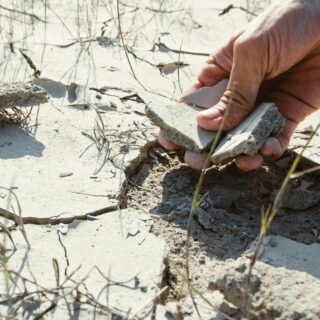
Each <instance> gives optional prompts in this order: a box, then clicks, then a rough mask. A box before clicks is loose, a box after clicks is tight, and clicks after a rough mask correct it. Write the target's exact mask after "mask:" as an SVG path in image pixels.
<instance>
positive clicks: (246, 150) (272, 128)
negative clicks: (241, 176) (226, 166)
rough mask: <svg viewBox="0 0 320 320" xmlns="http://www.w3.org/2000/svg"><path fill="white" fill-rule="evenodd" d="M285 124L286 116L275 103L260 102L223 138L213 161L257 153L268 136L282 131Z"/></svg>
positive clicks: (217, 161) (219, 161) (216, 162)
mask: <svg viewBox="0 0 320 320" xmlns="http://www.w3.org/2000/svg"><path fill="white" fill-rule="evenodd" d="M284 124H285V118H284V117H283V116H282V115H281V113H280V112H279V111H278V109H277V107H276V105H275V104H273V103H266V102H265V103H262V104H260V105H259V106H258V107H257V108H256V109H254V111H253V112H252V113H251V114H250V115H249V116H248V117H247V118H246V119H245V120H244V121H242V122H241V123H240V124H239V125H238V126H237V127H236V128H235V129H233V130H231V131H229V132H228V133H227V134H226V136H225V137H224V138H223V139H222V140H221V142H220V143H219V145H218V147H217V148H216V150H215V152H214V154H213V155H212V157H211V160H212V162H213V163H214V164H220V163H224V162H227V161H229V160H231V159H233V158H235V157H236V156H238V155H240V154H245V155H255V154H257V153H258V152H259V149H260V148H261V147H262V145H263V144H264V142H265V141H266V140H267V138H268V137H270V136H276V135H277V134H278V133H280V132H281V131H282V128H283V126H284Z"/></svg>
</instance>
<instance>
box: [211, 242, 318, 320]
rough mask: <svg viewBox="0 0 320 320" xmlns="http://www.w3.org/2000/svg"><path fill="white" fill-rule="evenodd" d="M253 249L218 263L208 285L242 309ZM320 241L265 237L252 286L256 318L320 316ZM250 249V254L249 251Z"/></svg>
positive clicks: (250, 299)
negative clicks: (319, 268) (310, 241)
mask: <svg viewBox="0 0 320 320" xmlns="http://www.w3.org/2000/svg"><path fill="white" fill-rule="evenodd" d="M253 248H254V245H251V250H249V251H248V252H246V253H245V254H244V255H243V256H241V257H240V258H238V259H236V260H233V259H228V260H226V261H225V262H222V263H221V264H220V265H218V266H216V269H215V272H214V273H213V274H212V278H211V279H210V282H209V288H210V289H212V290H217V289H218V290H220V291H221V292H222V293H223V294H224V297H225V299H226V300H227V301H229V302H230V303H232V304H234V305H235V306H237V307H238V308H239V310H242V308H243V283H244V280H245V277H246V275H247V273H248V270H249V264H250V259H249V257H250V256H251V255H252V250H253ZM319 250H320V246H319V244H313V245H309V246H308V245H304V244H301V243H298V242H295V241H293V240H289V239H286V238H283V237H280V236H277V237H274V236H270V237H268V238H267V239H266V242H265V245H264V248H263V250H262V252H261V253H260V256H261V261H258V262H256V264H255V266H254V268H253V272H252V277H251V281H250V285H249V294H250V295H249V300H248V301H249V304H248V310H250V312H251V314H252V316H253V317H256V318H259V317H263V318H264V319H275V318H276V319H292V318H299V319H300V318H307V319H318V315H319V311H320V310H319V305H320V278H319V272H317V271H315V270H316V269H318V265H319V261H318V260H319ZM250 252H251V254H250Z"/></svg>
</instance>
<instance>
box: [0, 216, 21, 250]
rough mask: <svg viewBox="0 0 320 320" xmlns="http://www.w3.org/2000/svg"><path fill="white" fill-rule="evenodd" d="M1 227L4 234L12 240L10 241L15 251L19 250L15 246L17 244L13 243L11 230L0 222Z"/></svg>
mask: <svg viewBox="0 0 320 320" xmlns="http://www.w3.org/2000/svg"><path fill="white" fill-rule="evenodd" d="M0 227H1V229H2V230H1V231H2V232H4V233H5V234H6V235H7V236H8V238H9V239H10V241H11V243H12V245H13V248H14V250H17V247H16V245H15V243H14V241H13V238H12V236H11V232H10V230H9V229H8V228H7V226H6V225H4V224H3V223H2V222H0Z"/></svg>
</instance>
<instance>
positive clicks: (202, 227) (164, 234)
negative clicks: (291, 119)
mask: <svg viewBox="0 0 320 320" xmlns="http://www.w3.org/2000/svg"><path fill="white" fill-rule="evenodd" d="M179 158H180V159H179ZM181 158H182V154H179V153H175V152H167V151H164V150H163V149H161V148H159V147H156V148H154V149H153V150H150V152H149V157H148V159H146V160H145V161H144V162H142V163H141V165H140V166H139V168H138V170H137V172H136V173H135V174H134V175H133V176H131V177H130V178H129V187H128V192H127V193H126V199H124V200H125V202H124V205H126V206H127V207H129V208H135V209H141V210H143V211H146V212H149V213H150V214H152V215H153V217H154V226H153V228H152V232H153V233H154V234H155V235H156V236H159V237H160V238H162V239H164V240H165V241H166V242H167V244H168V246H169V249H170V252H169V256H168V268H167V277H166V281H167V284H168V285H169V287H170V290H169V293H168V295H167V297H166V298H165V300H166V301H172V300H179V299H180V298H181V297H182V296H184V295H185V294H186V293H187V291H186V286H185V284H184V281H183V280H182V279H181V277H180V276H179V272H182V271H183V267H184V265H185V249H184V244H185V240H186V227H187V220H188V213H189V208H190V206H191V202H192V197H193V193H194V190H195V186H196V184H197V181H198V178H199V171H198V170H193V169H191V168H189V167H188V166H186V165H185V164H183V163H182V162H181V161H180V160H181ZM289 165H290V163H288V167H289ZM286 170H287V168H282V169H281V168H279V167H277V166H276V165H270V166H265V167H263V168H261V169H259V170H256V171H253V172H242V171H241V170H239V169H238V168H237V167H236V166H235V165H234V164H229V165H228V166H225V167H215V168H213V169H212V170H210V171H209V172H208V174H207V176H206V178H205V182H204V184H203V187H202V193H201V195H203V194H204V193H205V192H209V193H208V195H207V197H206V198H205V199H204V200H203V201H202V203H201V205H200V209H199V210H198V216H197V217H195V219H194V221H193V227H192V246H191V251H190V252H191V254H190V266H191V274H192V279H193V284H194V285H195V286H196V287H197V288H198V289H200V290H201V291H202V292H205V291H206V290H207V289H208V283H209V279H210V274H212V273H213V272H214V268H215V264H216V263H217V262H218V261H219V260H225V259H227V258H234V259H235V258H237V257H239V256H240V255H241V254H242V253H243V252H244V251H245V250H246V248H247V246H248V244H249V243H251V242H252V241H253V240H254V239H255V238H256V236H257V235H258V234H259V230H260V221H261V218H260V213H261V207H262V205H264V206H267V205H268V204H269V203H270V202H271V201H272V199H273V197H274V194H275V190H277V189H279V187H280V185H281V183H282V181H283V178H284V176H285V174H286ZM319 177H320V176H319V174H314V175H306V176H303V177H302V178H300V179H296V180H293V181H292V182H291V185H290V188H289V190H290V194H287V195H286V199H289V201H285V203H284V205H285V206H286V205H287V206H288V207H289V208H283V209H281V210H280V211H279V213H278V215H277V216H276V217H275V220H274V222H273V224H272V226H271V229H270V231H269V234H278V235H281V236H283V237H287V238H290V239H293V240H295V241H298V242H302V243H305V244H311V243H319V242H320V236H319V235H318V234H317V232H316V231H315V230H318V229H317V228H318V226H319V225H320V214H319V212H320V203H319V202H320V186H319V184H317V181H319ZM292 194H293V195H294V196H292ZM290 195H291V197H290ZM290 207H292V208H294V209H295V208H303V209H300V210H294V209H290ZM319 233H320V230H319Z"/></svg>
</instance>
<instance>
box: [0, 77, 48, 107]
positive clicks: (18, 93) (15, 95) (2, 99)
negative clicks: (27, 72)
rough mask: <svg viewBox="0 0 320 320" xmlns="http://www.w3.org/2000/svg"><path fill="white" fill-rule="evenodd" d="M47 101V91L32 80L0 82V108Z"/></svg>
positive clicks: (32, 104) (30, 105)
mask: <svg viewBox="0 0 320 320" xmlns="http://www.w3.org/2000/svg"><path fill="white" fill-rule="evenodd" d="M47 101H48V98H47V92H46V91H45V90H44V89H43V88H41V87H38V86H37V85H35V84H33V83H31V82H13V83H0V110H1V109H7V108H12V107H32V106H36V105H39V104H41V103H46V102H47Z"/></svg>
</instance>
